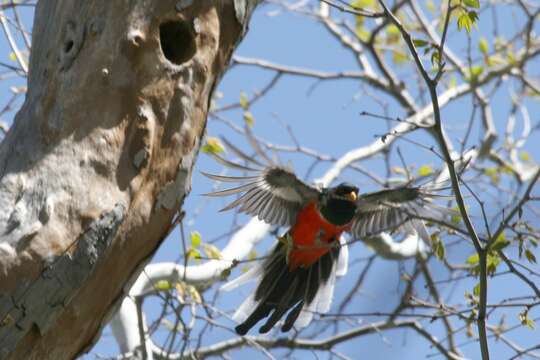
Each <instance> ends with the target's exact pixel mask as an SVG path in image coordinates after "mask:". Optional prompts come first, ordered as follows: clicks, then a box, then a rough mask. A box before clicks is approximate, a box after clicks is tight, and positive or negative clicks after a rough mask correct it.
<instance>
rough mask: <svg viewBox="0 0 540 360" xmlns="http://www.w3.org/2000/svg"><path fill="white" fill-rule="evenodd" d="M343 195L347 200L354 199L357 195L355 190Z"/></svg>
mask: <svg viewBox="0 0 540 360" xmlns="http://www.w3.org/2000/svg"><path fill="white" fill-rule="evenodd" d="M345 197H346V198H347V199H348V200H351V201H356V199H357V198H358V196H357V195H356V192H354V191H351V192H350V193H348V194H347V195H345Z"/></svg>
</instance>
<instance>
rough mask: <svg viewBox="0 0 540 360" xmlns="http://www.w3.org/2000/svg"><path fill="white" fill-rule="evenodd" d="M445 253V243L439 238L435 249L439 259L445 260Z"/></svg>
mask: <svg viewBox="0 0 540 360" xmlns="http://www.w3.org/2000/svg"><path fill="white" fill-rule="evenodd" d="M445 253H446V250H445V248H444V243H443V242H442V241H441V240H439V241H438V242H437V247H436V249H435V255H436V256H437V259H439V260H441V261H442V260H444V255H445Z"/></svg>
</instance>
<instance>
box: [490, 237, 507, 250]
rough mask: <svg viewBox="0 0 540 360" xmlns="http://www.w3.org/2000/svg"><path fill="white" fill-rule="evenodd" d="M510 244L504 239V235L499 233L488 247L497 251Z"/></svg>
mask: <svg viewBox="0 0 540 360" xmlns="http://www.w3.org/2000/svg"><path fill="white" fill-rule="evenodd" d="M508 245H510V241H508V240H506V235H505V234H504V233H501V234H500V235H499V236H498V237H497V239H496V240H495V241H494V242H493V244H492V245H491V247H490V250H491V251H499V250H502V249H504V248H505V247H507V246H508Z"/></svg>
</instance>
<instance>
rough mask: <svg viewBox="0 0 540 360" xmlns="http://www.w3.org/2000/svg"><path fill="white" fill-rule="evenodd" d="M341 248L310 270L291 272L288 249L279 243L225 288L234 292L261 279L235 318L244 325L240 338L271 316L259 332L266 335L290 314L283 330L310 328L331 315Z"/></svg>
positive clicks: (303, 269)
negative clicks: (314, 320) (316, 315)
mask: <svg viewBox="0 0 540 360" xmlns="http://www.w3.org/2000/svg"><path fill="white" fill-rule="evenodd" d="M339 253H340V247H339V246H338V247H333V248H332V249H331V250H330V251H329V252H327V253H326V254H325V255H323V256H321V257H320V259H319V260H318V261H317V262H315V263H314V264H312V265H311V266H309V267H307V268H303V267H299V268H297V269H295V270H293V271H290V270H289V266H288V264H287V251H286V246H285V245H284V244H283V243H282V242H278V244H277V245H276V247H275V248H274V250H273V251H272V253H271V254H270V256H269V257H268V258H266V259H265V260H264V261H262V262H261V263H259V264H257V265H256V266H255V267H254V268H252V269H251V270H250V271H248V272H247V273H245V274H243V275H241V276H240V277H238V278H236V279H234V280H232V281H231V282H229V283H227V284H225V285H224V286H223V287H222V289H224V290H230V289H232V288H235V287H236V286H238V285H240V284H242V283H244V282H246V281H249V280H250V279H252V278H254V277H258V278H259V279H260V280H259V283H258V285H257V288H256V290H255V292H254V293H252V294H251V295H250V296H249V297H248V298H247V299H246V300H245V301H244V303H243V304H242V305H241V306H240V308H239V309H238V310H237V311H236V313H235V314H234V317H233V318H234V320H236V321H238V322H242V323H241V324H240V325H238V326H237V327H236V329H235V330H236V332H237V333H238V334H240V335H244V334H246V333H247V332H248V331H249V330H250V329H251V328H252V327H253V326H255V324H257V323H258V322H259V321H260V320H262V319H264V318H266V317H268V316H269V318H268V319H267V320H266V323H265V324H264V325H263V326H262V327H261V328H260V329H259V332H260V333H266V332H268V331H270V329H272V327H273V326H274V325H275V324H276V323H277V322H278V321H279V320H280V319H281V318H282V317H283V316H284V315H285V314H286V313H287V312H288V314H287V316H286V318H285V321H284V323H283V325H282V327H281V330H282V331H289V330H290V329H291V328H292V327H293V325H296V327H297V328H302V327H305V326H307V325H308V324H309V323H310V322H311V319H312V317H313V313H315V312H319V313H324V312H327V311H328V310H329V308H330V305H331V302H332V297H333V292H334V283H335V278H336V270H337V268H338V257H339Z"/></svg>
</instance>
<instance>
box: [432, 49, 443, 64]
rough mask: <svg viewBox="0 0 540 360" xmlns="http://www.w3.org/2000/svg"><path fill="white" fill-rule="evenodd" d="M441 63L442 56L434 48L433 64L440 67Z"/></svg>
mask: <svg viewBox="0 0 540 360" xmlns="http://www.w3.org/2000/svg"><path fill="white" fill-rule="evenodd" d="M440 63H441V58H440V56H439V51H437V50H434V51H433V53H432V54H431V65H433V66H436V67H438V66H439V64H440Z"/></svg>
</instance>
